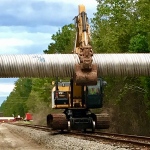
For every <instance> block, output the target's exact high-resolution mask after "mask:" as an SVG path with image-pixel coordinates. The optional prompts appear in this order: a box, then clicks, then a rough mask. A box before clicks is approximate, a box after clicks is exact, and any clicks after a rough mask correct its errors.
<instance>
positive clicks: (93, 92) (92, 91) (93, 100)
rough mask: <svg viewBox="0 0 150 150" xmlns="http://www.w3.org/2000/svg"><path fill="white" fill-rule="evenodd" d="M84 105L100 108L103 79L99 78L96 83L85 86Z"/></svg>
mask: <svg viewBox="0 0 150 150" xmlns="http://www.w3.org/2000/svg"><path fill="white" fill-rule="evenodd" d="M85 97H86V98H85V99H86V100H85V102H86V107H87V108H101V107H102V103H103V80H102V79H101V78H100V79H98V81H97V85H94V86H87V90H86V96H85Z"/></svg>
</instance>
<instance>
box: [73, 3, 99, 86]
mask: <svg viewBox="0 0 150 150" xmlns="http://www.w3.org/2000/svg"><path fill="white" fill-rule="evenodd" d="M75 24H76V30H77V31H76V40H75V48H74V53H75V54H77V55H78V57H79V64H75V70H74V81H75V83H76V85H82V86H84V85H96V84H97V65H96V64H93V63H92V62H93V59H92V56H93V50H92V46H91V44H90V25H89V23H88V17H87V13H86V11H85V6H84V5H79V15H78V16H76V17H75Z"/></svg>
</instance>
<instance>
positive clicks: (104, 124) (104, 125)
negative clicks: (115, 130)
mask: <svg viewBox="0 0 150 150" xmlns="http://www.w3.org/2000/svg"><path fill="white" fill-rule="evenodd" d="M95 115H96V129H108V128H109V126H110V116H109V115H108V114H107V113H101V114H95Z"/></svg>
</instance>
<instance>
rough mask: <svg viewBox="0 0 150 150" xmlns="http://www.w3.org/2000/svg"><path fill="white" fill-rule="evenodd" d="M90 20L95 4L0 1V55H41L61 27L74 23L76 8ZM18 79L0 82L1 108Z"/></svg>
mask: <svg viewBox="0 0 150 150" xmlns="http://www.w3.org/2000/svg"><path fill="white" fill-rule="evenodd" d="M79 4H84V5H85V6H86V12H87V14H88V17H89V18H92V17H93V13H95V12H96V6H97V2H96V0H74V1H73V0H25V1H23V0H0V54H41V53H43V50H44V49H47V46H48V44H49V43H50V42H52V41H51V35H52V34H55V33H56V32H57V31H58V29H59V28H61V27H62V26H64V25H66V24H69V23H73V18H74V17H75V16H76V15H78V5H79ZM16 80H17V79H12V78H9V79H0V104H1V102H2V101H3V100H5V99H6V97H7V96H8V95H9V93H10V92H11V91H12V89H13V87H14V81H16Z"/></svg>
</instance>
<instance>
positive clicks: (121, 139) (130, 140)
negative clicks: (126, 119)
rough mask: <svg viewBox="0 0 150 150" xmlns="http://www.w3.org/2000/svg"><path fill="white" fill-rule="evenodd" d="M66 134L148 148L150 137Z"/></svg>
mask: <svg viewBox="0 0 150 150" xmlns="http://www.w3.org/2000/svg"><path fill="white" fill-rule="evenodd" d="M14 125H18V126H24V127H30V128H33V129H36V130H42V131H46V132H51V133H54V134H55V133H57V134H59V133H67V132H56V131H53V130H51V129H50V128H48V127H47V126H40V125H29V124H14ZM65 135H67V136H74V137H76V136H78V137H81V138H86V139H89V140H97V141H101V142H102V141H103V142H108V143H113V145H115V144H116V145H117V144H126V145H129V146H131V147H132V146H138V147H145V148H149V149H150V137H146V136H136V135H126V134H117V133H104V132H95V133H90V132H89V133H82V132H76V131H71V132H69V133H68V134H65Z"/></svg>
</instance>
